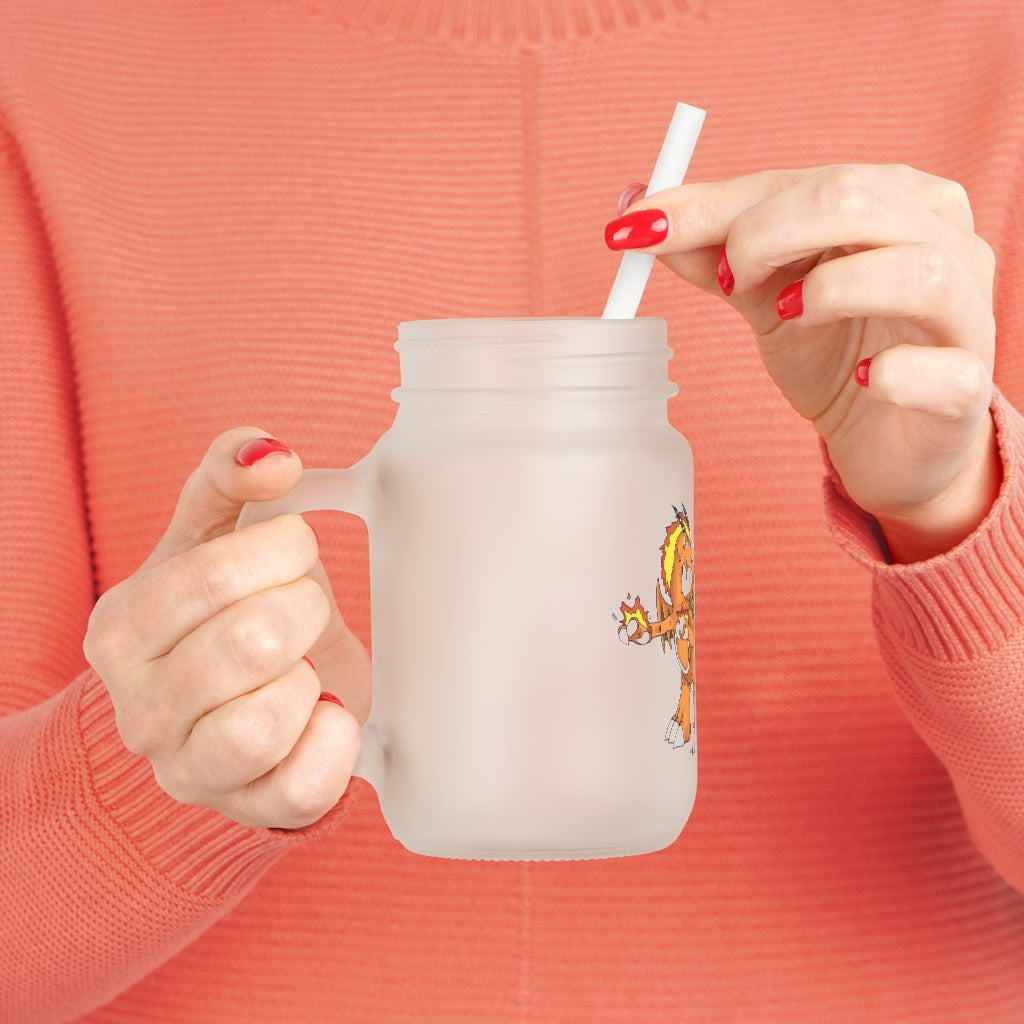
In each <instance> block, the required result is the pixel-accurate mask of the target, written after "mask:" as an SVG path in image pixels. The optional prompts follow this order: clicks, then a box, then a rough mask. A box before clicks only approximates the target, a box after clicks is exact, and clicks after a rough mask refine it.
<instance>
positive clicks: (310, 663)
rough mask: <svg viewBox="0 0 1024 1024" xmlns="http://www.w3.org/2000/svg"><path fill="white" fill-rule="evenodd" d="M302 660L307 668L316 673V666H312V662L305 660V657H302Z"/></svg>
mask: <svg viewBox="0 0 1024 1024" xmlns="http://www.w3.org/2000/svg"><path fill="white" fill-rule="evenodd" d="M302 660H303V661H304V662H305V663H306V664H307V665H308V666H309V667H310V668H311V669H312V670H313V671H314V672H315V671H316V665H314V664H313V662H311V661H310V660H309V658H307V657H306V655H303V656H302Z"/></svg>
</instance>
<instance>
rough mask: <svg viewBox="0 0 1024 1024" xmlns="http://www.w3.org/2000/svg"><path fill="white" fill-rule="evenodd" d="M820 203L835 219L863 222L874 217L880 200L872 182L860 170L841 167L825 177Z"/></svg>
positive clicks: (830, 171) (845, 166)
mask: <svg viewBox="0 0 1024 1024" xmlns="http://www.w3.org/2000/svg"><path fill="white" fill-rule="evenodd" d="M821 202H822V206H823V207H824V209H825V211H826V212H827V213H828V214H830V215H831V216H832V217H834V218H835V219H836V220H839V221H842V222H851V221H853V222H862V221H869V220H871V219H872V218H873V217H874V216H875V214H876V213H877V211H878V202H879V199H878V193H877V190H876V188H875V186H874V182H873V181H872V180H871V179H870V178H869V177H868V175H867V174H865V172H864V171H863V170H861V169H860V168H858V167H853V166H851V165H849V164H841V165H839V166H837V167H833V168H831V169H830V170H829V172H828V174H826V176H825V178H824V182H823V185H822V194H821Z"/></svg>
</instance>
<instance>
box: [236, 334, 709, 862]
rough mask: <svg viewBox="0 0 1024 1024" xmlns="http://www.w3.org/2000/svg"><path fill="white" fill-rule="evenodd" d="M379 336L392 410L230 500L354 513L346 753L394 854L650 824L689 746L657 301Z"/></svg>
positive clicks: (670, 436)
mask: <svg viewBox="0 0 1024 1024" xmlns="http://www.w3.org/2000/svg"><path fill="white" fill-rule="evenodd" d="M396 348H397V350H398V352H399V357H400V364H401V386H400V387H399V388H398V389H396V390H395V392H394V394H393V397H394V399H395V400H396V401H397V403H398V410H397V413H396V415H395V419H394V423H393V425H392V426H391V427H390V429H389V430H388V431H387V432H386V433H385V434H384V435H383V436H382V437H381V438H380V440H379V441H378V442H377V444H376V445H375V447H374V448H373V450H372V451H371V452H370V453H369V454H368V455H367V456H366V457H365V458H364V459H363V460H362V461H360V462H359V463H357V464H356V465H354V466H352V467H351V468H348V469H319V470H315V469H314V470H307V471H306V472H305V473H304V474H303V477H302V480H301V481H300V483H299V484H298V485H297V486H296V487H295V488H294V489H293V490H292V491H291V492H290V493H289V494H288V495H286V496H285V497H284V498H283V499H281V500H279V501H274V502H265V503H262V504H260V505H250V506H247V508H246V510H245V512H243V516H242V518H241V519H240V525H242V524H244V523H246V522H251V521H253V520H254V519H256V518H260V519H264V518H268V517H270V516H272V515H277V514H279V513H281V512H285V511H289V512H304V511H311V510H313V509H338V510H341V511H345V512H350V513H354V514H355V515H358V516H361V517H362V518H363V519H364V520H365V521H366V524H367V527H368V532H369V550H370V590H371V599H370V603H371V608H370V613H371V622H372V627H371V628H372V653H373V709H372V711H371V714H370V717H369V720H368V722H367V723H366V725H365V726H364V727H363V752H362V754H361V755H360V760H359V764H358V766H357V774H359V775H361V776H363V777H364V778H366V779H367V780H368V781H369V782H370V783H371V784H372V785H373V786H374V788H375V789H376V791H377V794H378V796H379V799H380V806H381V810H382V813H383V815H384V817H385V820H386V821H387V823H388V825H389V827H390V828H391V830H392V832H393V833H394V835H395V837H396V838H397V839H398V840H399V841H400V842H401V843H402V844H403V845H404V846H405V847H407V848H408V849H409V850H411V851H414V852H417V853H422V854H431V855H435V856H443V857H462V858H479V859H516V860H553V859H570V858H592V857H612V856H623V855H627V854H638V853H645V852H650V851H653V850H658V849H661V848H663V847H665V846H667V845H669V844H670V843H672V842H673V840H675V839H676V837H677V836H678V835H679V833H680V831H681V830H682V828H683V825H684V824H685V822H686V819H687V817H688V816H689V813H690V810H691V808H692V806H693V801H694V797H695V793H696V778H697V767H696V765H697V758H696V752H697V748H696V721H695V711H694V708H695V705H694V678H695V672H694V577H693V535H692V525H693V463H692V457H691V453H690V448H689V446H688V445H687V443H686V441H685V439H684V438H683V437H682V436H681V435H680V434H679V433H678V432H677V431H676V430H674V429H673V428H672V427H671V426H670V424H669V422H668V416H667V408H666V402H667V399H668V398H669V397H670V396H672V395H674V394H675V393H676V392H677V390H678V389H677V388H676V387H675V386H674V385H673V384H671V383H670V382H669V379H668V373H667V368H668V362H669V359H670V357H671V349H670V348H669V346H668V344H667V341H666V326H665V323H664V321H662V320H656V319H635V320H601V319H570V318H565V319H530V318H524V319H475V320H474V319H470V320H436V321H417V322H410V323H403V324H401V325H400V326H399V331H398V342H397V345H396ZM338 429H339V430H344V426H343V425H341V424H339V427H338Z"/></svg>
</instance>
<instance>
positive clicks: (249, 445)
mask: <svg viewBox="0 0 1024 1024" xmlns="http://www.w3.org/2000/svg"><path fill="white" fill-rule="evenodd" d="M274 454H280V455H291V454H292V450H291V448H289V447H288V445H286V444H282V443H281V442H280V441H275V440H274V438H272V437H257V438H256V439H255V440H252V441H247V442H246V443H245V444H243V445H242V447H241V448H239V449H238V454H237V455H236V456H235V462H237V463H238V465H240V466H244V467H245V468H246V469H248V468H249V467H250V466H255V465H256V463H257V462H259V461H260V459H265V458H266V457H267V456H268V455H274Z"/></svg>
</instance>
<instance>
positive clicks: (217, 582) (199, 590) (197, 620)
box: [116, 514, 319, 661]
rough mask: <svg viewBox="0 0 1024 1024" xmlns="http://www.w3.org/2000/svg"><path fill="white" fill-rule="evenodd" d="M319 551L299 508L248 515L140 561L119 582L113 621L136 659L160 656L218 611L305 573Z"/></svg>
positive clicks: (314, 563)
mask: <svg viewBox="0 0 1024 1024" xmlns="http://www.w3.org/2000/svg"><path fill="white" fill-rule="evenodd" d="M318 559H319V545H318V543H317V539H316V534H315V533H314V532H313V530H312V529H311V528H310V527H309V525H308V524H307V523H306V522H305V521H304V520H303V519H302V517H301V516H299V515H295V514H288V515H282V516H278V517H277V518H275V519H268V520H267V521H265V522H261V523H253V524H252V525H251V526H247V527H245V529H243V530H238V531H236V532H232V533H226V534H223V535H221V536H219V537H215V538H213V539H212V540H209V541H206V542H204V543H202V544H199V545H197V546H196V547H194V548H190V549H189V550H188V551H185V552H182V553H181V554H179V555H176V556H174V557H172V558H169V559H167V560H165V561H163V562H158V563H157V564H155V565H152V566H150V567H148V568H143V569H141V570H140V571H139V572H138V573H137V574H136V575H135V576H132V577H131V578H130V579H128V580H126V581H125V582H124V583H122V584H120V587H121V588H123V590H124V593H123V594H122V599H121V601H119V602H118V605H119V607H121V608H124V607H126V606H127V607H130V608H131V609H132V615H131V617H130V619H129V620H128V621H124V622H121V623H119V624H117V626H116V629H117V631H118V633H119V634H120V636H121V638H122V643H126V644H130V645H131V646H132V649H133V651H134V652H135V655H136V660H141V661H153V660H156V659H157V658H161V657H163V656H164V655H166V654H167V653H169V652H170V651H171V650H173V649H174V647H176V646H177V644H178V643H180V641H181V640H182V639H184V638H185V637H186V636H188V635H189V634H190V633H191V632H193V631H194V630H195V629H197V628H198V627H199V626H201V625H202V624H203V623H204V622H206V621H208V620H209V619H211V618H212V617H213V616H214V615H216V614H217V613H218V612H220V611H223V610H224V609H225V608H228V607H230V606H231V605H232V604H235V603H237V602H238V601H240V600H242V599H243V598H245V597H248V596H249V595H250V594H254V593H257V592H258V591H261V590H269V589H271V588H273V587H279V586H283V585H284V584H287V583H291V582H293V581H294V580H297V579H299V578H300V577H302V576H306V575H308V574H309V573H310V572H311V571H312V570H313V568H314V567H315V566H316V564H317V561H318Z"/></svg>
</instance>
